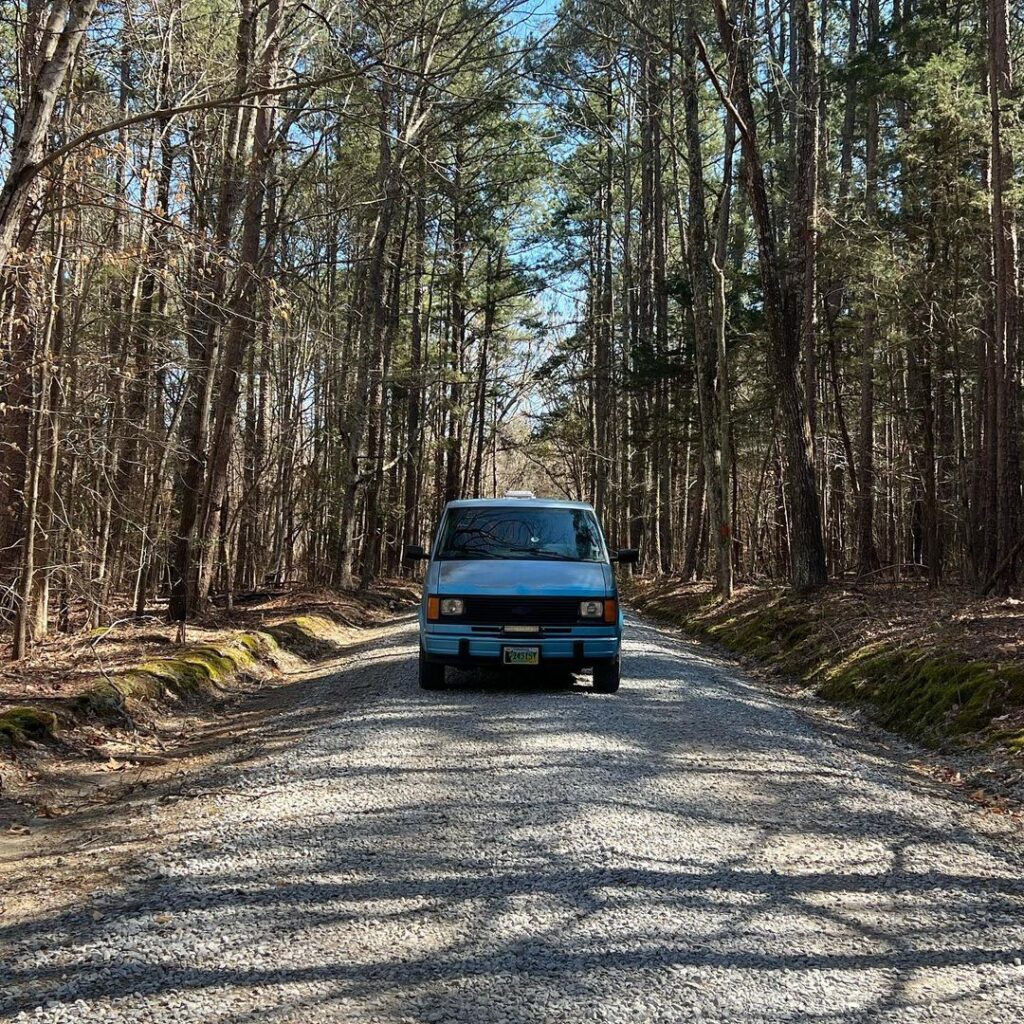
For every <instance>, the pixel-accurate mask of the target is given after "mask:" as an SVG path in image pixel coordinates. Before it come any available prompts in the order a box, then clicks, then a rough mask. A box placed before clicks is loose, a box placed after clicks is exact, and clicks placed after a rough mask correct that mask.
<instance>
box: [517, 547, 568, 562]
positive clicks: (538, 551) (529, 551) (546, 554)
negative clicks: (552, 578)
mask: <svg viewBox="0 0 1024 1024" xmlns="http://www.w3.org/2000/svg"><path fill="white" fill-rule="evenodd" d="M509 551H516V552H519V553H520V554H524V555H533V557H534V558H545V559H547V560H548V561H551V562H582V561H583V559H582V558H573V557H572V555H560V554H559V553H558V552H557V551H545V550H544V549H543V548H509Z"/></svg>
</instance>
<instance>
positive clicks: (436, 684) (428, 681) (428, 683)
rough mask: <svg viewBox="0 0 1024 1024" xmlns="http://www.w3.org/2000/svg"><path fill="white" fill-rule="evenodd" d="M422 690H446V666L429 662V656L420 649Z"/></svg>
mask: <svg viewBox="0 0 1024 1024" xmlns="http://www.w3.org/2000/svg"><path fill="white" fill-rule="evenodd" d="M420 689H421V690H441V689H444V665H439V664H437V662H433V661H427V656H426V655H425V654H424V653H423V649H422V648H421V649H420Z"/></svg>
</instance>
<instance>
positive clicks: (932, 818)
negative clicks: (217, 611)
mask: <svg viewBox="0 0 1024 1024" xmlns="http://www.w3.org/2000/svg"><path fill="white" fill-rule="evenodd" d="M629 636H630V641H629V643H628V657H627V659H626V661H625V663H624V665H625V670H624V682H623V689H622V690H621V692H620V693H619V694H618V695H617V696H597V695H594V694H593V693H591V692H590V691H589V688H588V686H586V685H584V684H585V681H579V680H578V681H577V682H576V684H575V685H573V686H571V687H570V686H567V685H563V686H562V687H561V688H559V687H557V686H551V685H550V684H540V683H537V682H535V681H532V680H530V681H527V679H526V677H522V678H520V679H513V680H512V681H508V680H501V679H500V678H499V679H498V681H497V682H494V681H491V682H487V681H485V680H483V679H482V678H480V677H478V676H472V675H466V676H462V677H461V678H460V679H459V682H458V685H456V686H455V687H453V688H452V689H449V690H447V691H444V692H441V693H431V694H424V693H421V692H420V691H419V690H418V689H417V687H416V670H415V669H416V667H415V643H416V640H415V627H414V624H413V622H412V621H411V620H410V619H408V618H405V619H403V620H401V621H399V622H396V623H395V624H393V625H392V626H390V627H387V628H385V629H383V630H382V631H380V633H378V634H376V635H374V637H373V638H372V639H370V640H368V641H367V642H366V643H365V644H363V645H362V648H361V649H357V650H356V651H355V652H354V653H353V655H352V657H351V658H350V659H348V660H347V661H346V662H345V663H344V664H343V665H342V666H341V667H340V668H335V669H332V670H331V671H330V672H327V673H324V674H322V675H320V676H319V677H313V678H310V679H309V680H305V681H302V682H300V683H298V684H296V685H295V686H294V687H291V688H290V690H289V693H291V694H294V697H291V698H289V701H290V702H289V703H285V704H284V705H283V706H282V708H281V711H280V713H279V714H277V715H276V717H275V719H274V720H273V723H272V724H273V726H274V727H273V729H272V731H271V733H270V734H269V735H268V736H267V737H266V742H265V745H264V746H263V747H262V748H261V749H259V750H253V751H249V752H248V756H246V757H243V758H240V759H239V760H238V761H237V763H235V764H233V765H228V766H222V767H220V768H218V769H216V771H215V772H214V774H213V775H211V776H208V777H205V778H204V779H203V780H202V782H201V783H198V782H197V783H196V784H195V785H194V786H193V788H192V789H191V790H190V791H189V793H187V794H186V798H185V799H184V800H183V801H182V802H181V803H179V804H178V805H177V806H176V807H174V808H167V809H160V810H158V811H156V812H155V815H156V816H155V818H154V819H153V820H155V821H156V822H157V823H158V824H159V822H160V821H161V820H162V818H161V816H165V817H166V819H167V825H166V829H165V834H166V836H167V838H166V841H165V845H164V846H163V847H162V848H158V849H157V850H156V852H155V853H154V854H153V855H152V856H151V857H148V858H146V859H145V860H141V861H140V862H137V863H136V864H135V866H134V867H133V868H131V869H130V870H126V871H125V872H122V873H121V874H119V875H118V876H117V877H116V878H113V879H112V881H111V883H110V885H109V887H107V888H104V889H103V890H101V891H100V892H97V893H95V894H93V895H92V896H91V897H90V898H89V899H88V900H85V901H83V902H82V903H81V904H80V905H78V906H76V907H74V908H71V909H65V910H64V911H62V912H60V913H59V914H57V913H40V914H36V915H34V916H32V917H31V918H30V919H29V920H23V921H20V922H18V923H16V924H13V925H12V924H8V925H7V926H5V927H0V960H2V973H0V1019H3V1020H8V1019H18V1020H20V1019H31V1020H39V1021H51V1022H56V1021H62V1022H70V1021H74V1022H90V1024H93V1022H112V1024H113V1022H126V1024H127V1022H132V1024H136V1022H150V1021H159V1022H161V1024H163V1022H167V1024H171V1022H174V1024H186V1022H192V1021H195V1022H200V1021H201V1022H203V1024H228V1022H231V1024H240V1022H243V1021H244V1022H260V1024H270V1022H275V1024H276V1022H285V1021H288V1022H294V1024H298V1022H303V1024H305V1022H316V1021H351V1022H359V1024H373V1022H379V1024H385V1022H387V1024H394V1022H399V1021H401V1022H416V1024H419V1022H464V1024H499V1022H509V1024H520V1022H523V1024H527V1022H529V1024H534V1022H536V1024H553V1022H575V1021H607V1022H658V1024H661V1022H666V1024H675V1022H683V1021H721V1022H723V1024H725V1022H728V1024H740V1022H752V1021H815V1022H839V1021H842V1022H848V1021H872V1022H874V1021H892V1022H897V1021H898V1022H900V1024H905V1022H914V1021H947V1022H978V1024H981V1022H986V1024H989V1022H991V1024H996V1022H1003V1021H1005V1022H1011V1021H1012V1022H1015V1024H1016V1022H1019V1021H1021V1019H1022V1018H1024V967H1022V966H1021V962H1022V960H1021V958H1022V957H1024V880H1022V873H1021V864H1022V857H1021V854H1020V848H1019V846H1018V847H1016V849H1015V847H1014V843H1013V842H1012V841H1011V839H1010V838H1007V837H1005V836H1004V837H1002V838H1001V837H1000V834H999V833H998V832H996V831H993V830H992V829H990V828H987V827H985V825H984V822H983V821H982V820H981V815H980V812H979V811H978V809H977V808H975V807H974V806H973V805H970V804H968V803H966V802H964V801H962V800H961V799H959V798H958V797H956V796H955V795H954V794H953V793H952V792H951V791H944V790H942V789H939V788H937V787H935V786H933V785H932V784H929V783H927V782H925V781H923V780H920V779H918V778H917V777H916V776H913V775H910V774H909V773H908V772H907V771H906V770H905V769H904V767H902V762H903V760H904V754H905V751H904V750H903V749H902V748H900V747H898V745H897V747H896V752H895V753H889V752H888V751H887V749H886V748H885V747H884V746H883V745H881V744H879V743H877V742H876V741H872V740H869V739H865V738H863V737H861V736H859V735H858V733H857V730H855V729H850V728H844V727H843V726H842V725H835V726H832V727H828V726H823V725H821V724H820V723H819V724H816V723H815V722H813V721H812V720H811V719H810V718H809V717H807V716H806V715H804V714H802V713H801V712H800V711H799V710H798V709H796V708H794V707H793V706H791V705H790V704H789V703H788V702H787V701H786V700H785V699H784V698H782V697H779V696H775V695H773V694H771V693H769V692H766V691H765V690H764V689H762V688H759V687H758V686H756V685H754V684H752V683H751V682H749V681H748V680H745V679H744V678H743V676H742V674H741V673H739V672H738V671H737V670H736V669H735V668H733V667H731V666H728V665H723V664H721V663H719V662H718V661H716V660H715V659H714V658H713V657H711V656H709V655H707V654H706V653H704V652H703V650H702V648H700V647H698V646H694V645H692V644H689V643H687V642H685V641H683V640H681V639H680V638H679V637H678V636H676V635H675V634H673V633H672V632H669V631H665V630H662V629H659V628H657V627H654V626H652V625H650V624H648V623H646V622H642V621H637V620H635V619H634V620H633V621H631V623H630V627H629ZM3 920H4V919H3V918H0V925H2V923H3Z"/></svg>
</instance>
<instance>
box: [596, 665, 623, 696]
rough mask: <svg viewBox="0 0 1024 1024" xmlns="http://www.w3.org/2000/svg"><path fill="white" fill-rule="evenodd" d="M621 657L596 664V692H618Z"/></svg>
mask: <svg viewBox="0 0 1024 1024" xmlns="http://www.w3.org/2000/svg"><path fill="white" fill-rule="evenodd" d="M619 679H620V666H619V659H618V658H615V659H613V660H612V661H602V662H600V663H598V664H597V665H595V666H594V693H617V692H618V689H619Z"/></svg>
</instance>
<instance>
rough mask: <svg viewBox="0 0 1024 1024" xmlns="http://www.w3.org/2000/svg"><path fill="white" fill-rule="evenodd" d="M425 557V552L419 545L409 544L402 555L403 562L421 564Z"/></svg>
mask: <svg viewBox="0 0 1024 1024" xmlns="http://www.w3.org/2000/svg"><path fill="white" fill-rule="evenodd" d="M426 557H427V553H426V551H424V550H423V546H422V545H420V544H410V545H409V546H408V547H407V548H406V549H405V553H404V554H403V555H402V561H403V562H422V561H423V559H424V558H426Z"/></svg>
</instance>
